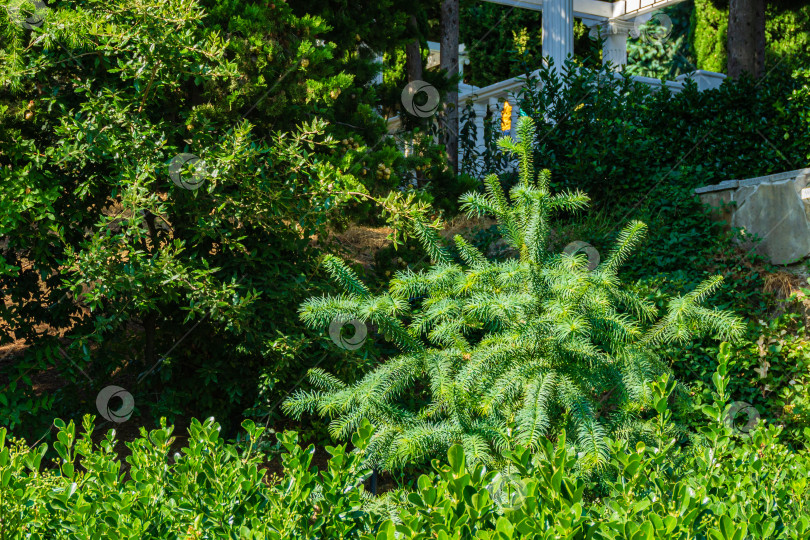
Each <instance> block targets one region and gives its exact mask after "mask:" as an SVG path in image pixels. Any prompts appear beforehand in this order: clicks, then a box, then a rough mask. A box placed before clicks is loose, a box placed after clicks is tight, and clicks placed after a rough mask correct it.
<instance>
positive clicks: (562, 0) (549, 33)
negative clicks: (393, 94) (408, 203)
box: [388, 0, 726, 161]
mask: <svg viewBox="0 0 810 540" xmlns="http://www.w3.org/2000/svg"><path fill="white" fill-rule="evenodd" d="M482 1H485V2H491V3H495V4H502V5H505V6H513V7H515V8H522V9H530V10H534V11H542V12H543V43H542V46H543V56H544V57H545V58H551V59H552V61H553V65H554V68H555V69H561V68H562V66H563V65H564V63H565V60H566V59H567V58H568V57H570V56H572V55H573V54H574V19H575V18H577V19H581V20H582V21H583V23H585V24H586V25H587V26H588V27H590V29H591V31H590V33H591V36H594V37H600V38H601V39H604V41H603V45H602V62H603V63H605V64H606V63H608V62H610V63H611V64H612V65H613V67H614V69H615V71H616V73H615V76H616V77H621V76H622V75H621V74H620V73H619V72H620V71H622V70H623V67H624V66H625V65H626V64H627V39H628V38H629V37H630V36H631V35H632V36H633V37H638V36H639V32H640V30H641V26H642V25H643V24H644V23H646V22H647V21H649V20H650V19H651V18H652V17H653V16H655V14H656V12H657V11H658V10H660V9H661V8H664V7H667V6H672V5H675V4H679V3H681V2H684V1H685V0H619V1H617V2H607V1H604V0H482ZM428 46H429V47H430V52H431V55H432V56H431V57H429V58H433V57H434V56H435V57H436V58H438V53H439V44H438V43H432V42H429V43H428ZM472 46H473V47H474V45H472ZM469 48H470V47H469V46H468V47H466V48H465V46H464V45H460V46H459V70H463V69H464V68H463V66H464V65H465V64H468V63H469V60H468V51H469ZM535 74H536V72H535ZM725 78H726V76H725V75H723V74H722V73H713V72H709V71H702V70H698V71H694V72H692V73H687V74H684V75H679V76H678V77H676V78H675V80H673V81H661V80H658V79H654V78H652V77H641V76H632V79H634V80H636V81H638V82H641V83H645V84H648V85H649V86H651V87H652V88H653V89H660V88H662V87H664V86H666V87H667V88H669V90H671V91H672V92H674V93H678V92H680V91H681V90H682V89H683V88H684V86H685V85H686V79H693V80H694V81H695V82H696V83H697V88H698V90H700V91H703V90H709V89H713V88H717V87H719V86H720V84H721V83H722V82H723V79H725ZM524 84H525V80H524V78H523V77H515V78H512V79H507V80H505V81H500V82H497V83H495V84H491V85H489V86H486V87H483V88H479V87H475V86H470V85H467V84H460V85H459V89H458V90H459V94H458V102H459V106H461V104H463V103H467V102H468V101H472V103H473V107H474V109H475V116H476V122H477V123H478V124H480V125H479V126H478V130H477V131H478V134H479V135H478V137H479V139H480V140H479V141H478V145H479V146H481V145H483V132H484V129H483V127H484V126H483V122H484V118H485V117H486V113H487V111H490V112H492V113H495V114H497V115H498V116H500V113H501V111H502V109H503V105H504V103H505V102H509V103H510V105H511V114H512V122H511V125H512V130H514V127H515V126H516V124H517V117H518V114H519V109H518V107H515V106H514V105H515V104H516V102H517V96H518V94H519V93H520V91H521V89H522V88H523V85H524ZM400 127H401V120H400V118H399V117H398V116H397V117H393V118H390V119H389V120H388V129H389V132H391V133H394V132H396V131H398V130H399V129H400ZM512 134H513V135H514V134H515V133H514V131H513V132H512ZM409 146H410V145H409V144H407V143H406V144H405V147H404V151H405V153H406V155H407V153H408V152H409ZM459 161H461V156H459Z"/></svg>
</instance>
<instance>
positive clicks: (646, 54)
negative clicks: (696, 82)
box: [624, 2, 695, 79]
mask: <svg viewBox="0 0 810 540" xmlns="http://www.w3.org/2000/svg"><path fill="white" fill-rule="evenodd" d="M692 11H693V8H692V4H691V2H682V3H680V4H676V5H674V6H669V7H667V8H664V9H662V10H658V11H656V12H654V13H653V17H652V18H651V19H650V20H649V21H647V23H645V24H644V25H641V26H639V27H638V28H639V31H640V35H639V36H638V37H633V36H631V37H630V39H628V40H627V66H626V67H625V68H624V70H625V72H626V73H627V74H628V75H641V76H644V77H655V78H656V79H661V78H665V79H673V78H675V77H676V76H678V75H680V74H682V73H689V72H691V71H694V70H695V60H694V58H693V54H692V51H691V49H690V46H689V22H690V15H691V13H692Z"/></svg>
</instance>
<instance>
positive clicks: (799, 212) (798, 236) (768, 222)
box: [731, 180, 810, 264]
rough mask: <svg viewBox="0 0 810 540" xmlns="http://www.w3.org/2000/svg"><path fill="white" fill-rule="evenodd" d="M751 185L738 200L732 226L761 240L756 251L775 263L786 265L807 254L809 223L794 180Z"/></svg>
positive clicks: (809, 244) (809, 245)
mask: <svg viewBox="0 0 810 540" xmlns="http://www.w3.org/2000/svg"><path fill="white" fill-rule="evenodd" d="M746 187H747V186H746ZM751 187H753V188H754V189H753V190H752V191H751V192H750V193H748V194H746V195H747V196H744V198H742V199H738V203H737V205H738V206H737V209H736V210H735V211H734V213H733V215H732V218H731V225H732V227H742V228H743V229H745V231H746V232H747V233H748V234H755V235H757V236H758V237H759V238H760V239H761V240H762V241H761V242H760V243H759V244H758V246H757V251H758V252H759V253H760V254H762V255H766V256H767V257H768V258H769V259H770V260H771V262H773V263H774V264H789V263H792V262H796V261H797V260H800V259H802V258H804V257H806V256H807V255H808V254H810V225H808V220H807V214H806V213H805V208H804V206H805V205H804V202H803V201H802V199H801V198H800V196H799V195H798V194H797V193H796V188H795V187H794V182H793V181H790V180H788V181H782V182H779V183H762V184H759V185H757V186H751ZM735 195H736V194H735ZM736 198H737V197H735V199H736Z"/></svg>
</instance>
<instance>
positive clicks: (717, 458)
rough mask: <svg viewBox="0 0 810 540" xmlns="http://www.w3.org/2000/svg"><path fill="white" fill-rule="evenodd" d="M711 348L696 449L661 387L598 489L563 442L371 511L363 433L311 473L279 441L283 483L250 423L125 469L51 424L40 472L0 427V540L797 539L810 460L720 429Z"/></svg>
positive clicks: (440, 466) (775, 441)
mask: <svg viewBox="0 0 810 540" xmlns="http://www.w3.org/2000/svg"><path fill="white" fill-rule="evenodd" d="M721 349H722V351H723V352H722V353H721V358H720V360H721V362H720V368H719V369H718V372H717V373H716V376H715V384H716V387H715V389H716V390H717V394H716V400H715V402H714V403H713V404H712V405H707V406H704V407H703V411H704V413H706V414H707V415H708V416H709V418H710V419H711V422H710V424H709V425H708V426H707V427H706V428H705V429H704V430H703V433H702V435H701V436H700V437H699V439H698V440H697V441H696V443H695V444H693V445H686V444H684V441H683V440H682V439H681V438H680V437H678V436H677V435H676V434H675V432H674V431H673V429H672V423H671V415H670V413H669V410H668V408H667V401H668V399H669V395H670V394H669V393H670V392H671V390H672V385H671V383H669V382H668V381H666V380H662V381H660V382H658V383H654V384H653V385H652V387H651V392H652V394H653V396H654V400H655V402H656V406H655V409H656V411H657V417H656V425H657V427H656V428H655V430H654V435H655V437H656V438H657V443H656V444H655V445H647V446H645V445H644V444H637V445H635V446H628V445H627V444H626V443H618V442H612V443H611V453H610V461H609V463H608V464H607V465H606V466H605V468H604V469H603V470H602V471H601V473H600V474H599V475H598V476H594V475H593V474H584V473H583V472H582V471H581V470H580V468H579V458H578V456H577V455H576V454H575V453H574V452H573V450H572V449H571V448H570V445H569V444H568V443H567V440H566V438H565V434H564V433H563V434H562V435H561V436H560V437H559V438H558V439H557V440H556V441H554V442H552V441H548V440H546V441H545V442H544V443H543V445H542V447H541V449H540V451H539V452H538V453H537V454H536V455H532V454H531V453H530V452H528V451H526V450H525V449H518V450H517V451H514V452H511V453H508V454H507V456H506V457H507V459H508V461H509V466H508V468H506V469H503V470H500V471H488V470H486V469H485V468H484V467H483V466H481V465H477V466H470V465H468V464H467V463H465V459H464V452H463V450H462V449H461V447H459V446H454V447H452V448H450V450H449V451H448V459H447V461H439V460H436V461H434V462H433V470H432V471H430V472H427V473H426V474H423V475H421V476H419V477H418V478H414V479H413V481H412V482H410V485H408V486H406V488H404V489H398V490H395V491H392V492H389V493H387V494H385V495H382V496H377V497H373V496H371V495H370V494H369V493H368V492H366V490H365V489H364V487H363V485H364V481H365V480H366V479H367V478H368V475H369V473H370V471H368V470H367V469H365V468H364V465H363V464H364V451H365V448H366V444H367V442H368V440H369V437H370V435H371V429H370V428H369V426H368V424H365V425H364V426H363V427H361V428H360V429H359V430H358V432H357V433H356V434H355V436H354V437H353V439H352V443H353V446H354V450H353V451H348V450H347V448H346V446H337V447H327V451H328V452H329V454H330V455H331V458H330V460H329V462H328V465H327V466H326V467H325V469H324V470H322V471H318V470H317V469H316V468H315V467H313V466H312V459H313V454H314V451H315V448H314V447H313V446H312V445H310V446H309V447H307V448H305V449H304V448H301V447H300V446H299V445H298V441H297V437H296V435H295V434H294V433H284V434H281V435H279V436H278V440H279V446H280V448H281V451H282V453H281V460H282V463H283V468H284V470H283V473H282V475H281V476H273V477H271V478H267V477H266V475H265V474H264V472H265V471H264V470H263V468H262V462H263V460H264V459H265V457H266V456H265V455H264V453H263V452H262V451H260V450H259V449H257V445H256V444H255V443H256V442H257V441H258V440H259V438H260V436H261V434H262V428H257V427H256V426H255V425H253V424H252V423H250V422H245V423H244V424H243V426H244V427H245V429H246V430H247V437H246V439H245V440H242V441H240V442H239V443H238V444H232V443H226V442H225V441H223V439H222V438H220V436H219V425H218V424H216V423H215V422H214V421H213V419H209V420H206V421H205V422H202V423H200V422H199V421H196V420H195V421H193V422H192V423H191V426H190V428H189V432H188V439H187V443H186V446H185V447H184V448H183V449H182V450H181V451H180V452H177V453H173V452H172V448H173V446H174V442H175V438H174V437H172V428H170V427H167V426H166V425H165V424H163V425H161V427H160V428H158V429H155V430H152V431H150V432H148V433H147V432H146V430H144V429H142V431H141V435H142V436H141V437H140V438H138V439H136V440H135V441H133V442H131V443H128V446H129V448H130V449H131V455H130V456H129V457H127V458H126V465H125V464H124V463H123V462H122V460H121V459H120V458H119V457H118V456H117V455H116V454H115V452H114V451H113V446H114V441H115V435H114V432H113V431H110V432H109V433H108V434H107V436H106V437H105V438H104V439H102V440H101V441H100V442H99V443H97V444H94V443H93V442H92V440H91V434H92V431H93V426H92V419H91V418H90V417H86V418H85V422H84V433H82V434H79V435H78V436H77V435H76V430H75V426H74V424H73V423H72V422H71V423H70V424H67V425H65V424H64V423H63V422H61V421H59V420H57V421H56V422H55V424H56V426H57V428H58V433H57V441H56V442H55V443H54V450H55V451H56V453H57V454H58V456H59V457H58V458H56V459H55V460H54V461H52V462H47V464H46V460H45V459H44V458H43V456H45V455H46V451H47V448H46V446H45V445H41V446H37V447H35V448H29V447H28V446H27V445H25V444H24V443H23V442H20V441H14V440H11V439H9V440H6V431H5V429H0V538H2V539H3V540H16V539H22V538H32V539H45V538H47V539H90V538H92V539H96V538H98V539H101V538H117V539H124V538H133V539H136V538H137V539H152V538H154V539H158V538H159V539H175V538H184V539H188V538H211V539H214V538H216V539H221V538H232V539H276V538H278V539H280V538H329V539H334V538H361V539H377V540H382V539H394V538H412V539H427V538H445V539H448V538H459V539H460V538H480V539H496V538H497V539H509V538H597V539H614V538H628V539H652V538H683V539H687V538H690V539H691V538H695V539H716V540H726V539H728V540H731V539H734V540H741V539H742V538H806V537H807V534H808V531H810V519H809V518H808V517H807V508H808V504H810V490H808V466H810V456H808V454H807V452H806V451H801V452H798V453H791V452H789V451H788V450H787V449H786V448H785V447H784V446H783V445H781V444H780V443H779V430H778V429H777V428H775V427H768V428H760V429H757V430H755V431H751V432H747V433H745V432H742V431H741V430H740V429H739V428H734V429H732V428H731V427H729V425H726V424H725V423H724V422H723V419H724V417H725V415H724V411H727V410H728V408H729V407H728V404H727V398H728V396H727V395H726V385H727V368H728V362H729V359H730V353H729V349H728V347H725V346H724V347H722V348H721ZM735 433H736V434H735ZM741 433H742V436H741V435H740V434H741ZM808 435H810V433H808Z"/></svg>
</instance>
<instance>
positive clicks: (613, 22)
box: [590, 19, 638, 71]
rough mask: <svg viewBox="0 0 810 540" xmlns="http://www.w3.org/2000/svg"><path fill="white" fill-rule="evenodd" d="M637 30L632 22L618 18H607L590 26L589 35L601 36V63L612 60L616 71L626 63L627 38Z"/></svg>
mask: <svg viewBox="0 0 810 540" xmlns="http://www.w3.org/2000/svg"><path fill="white" fill-rule="evenodd" d="M637 32H638V30H637V29H636V28H635V25H634V24H633V23H632V22H628V21H622V20H619V19H609V20H607V21H604V22H602V23H600V24H597V25H594V26H592V27H591V32H590V35H591V37H594V38H596V37H601V38H603V39H604V40H605V42H604V43H603V44H602V64H607V63H608V62H612V63H613V66H614V68H615V70H616V71H621V70H622V69H623V68H624V66H626V65H627V38H628V36H630V35H631V34H632V35H633V37H636V33H637Z"/></svg>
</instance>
